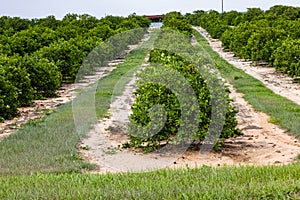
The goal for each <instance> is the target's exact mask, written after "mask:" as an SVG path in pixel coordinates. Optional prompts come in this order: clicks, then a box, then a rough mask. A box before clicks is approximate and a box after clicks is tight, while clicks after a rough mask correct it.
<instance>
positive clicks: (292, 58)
mask: <svg viewBox="0 0 300 200" xmlns="http://www.w3.org/2000/svg"><path fill="white" fill-rule="evenodd" d="M274 59H275V60H274V67H275V68H276V70H278V71H281V72H284V73H286V74H288V75H290V76H296V77H299V76H300V40H299V39H295V40H293V39H290V38H287V39H286V40H284V41H283V42H282V45H281V46H280V47H279V48H277V49H276V51H275V52H274Z"/></svg>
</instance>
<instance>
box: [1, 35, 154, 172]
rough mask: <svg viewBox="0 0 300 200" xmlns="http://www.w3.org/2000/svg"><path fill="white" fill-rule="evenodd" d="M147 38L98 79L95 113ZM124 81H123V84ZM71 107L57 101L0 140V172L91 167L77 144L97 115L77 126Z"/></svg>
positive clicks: (137, 60)
mask: <svg viewBox="0 0 300 200" xmlns="http://www.w3.org/2000/svg"><path fill="white" fill-rule="evenodd" d="M151 42H153V39H152V40H150V41H147V42H145V43H146V44H145V45H143V46H141V47H139V48H138V49H136V50H133V51H132V52H131V53H130V54H129V55H128V56H127V57H126V59H125V62H124V63H123V64H119V65H118V66H117V68H116V69H114V70H113V71H112V72H111V73H110V74H109V75H108V76H106V77H105V78H103V79H100V80H99V81H98V88H97V92H96V108H97V109H96V112H97V116H98V117H103V116H105V114H106V113H107V111H108V108H109V106H110V103H111V98H112V95H111V94H112V91H113V89H114V86H115V84H116V82H117V81H118V80H119V79H121V78H122V76H123V75H124V74H126V73H127V72H129V71H132V70H133V69H135V68H136V67H138V66H140V65H141V64H142V63H143V62H144V59H145V56H146V55H147V53H148V51H149V50H147V49H146V47H147V45H148V46H149V45H150V44H149V43H151ZM150 46H151V45H150ZM124 80H129V79H124ZM125 83H126V81H125V82H124V86H125ZM100 86H101V87H100ZM123 89H124V87H123V88H121V89H120V88H119V89H118V91H119V93H120V92H121V91H122V90H123ZM85 92H88V91H83V92H81V94H80V95H83V96H84V93H85ZM85 100H86V99H85ZM72 111H73V110H72V103H71V102H70V103H67V104H64V105H61V106H60V107H59V108H58V109H57V110H56V111H55V112H53V113H51V115H47V116H45V117H43V118H42V119H39V120H34V121H30V122H28V123H27V124H26V125H24V126H23V127H22V128H21V129H20V130H18V131H17V132H16V133H15V134H13V135H11V136H10V137H7V138H5V139H4V140H3V141H1V142H0V155H1V157H0V176H5V175H20V174H32V173H36V172H51V173H53V172H68V173H69V172H79V171H80V170H81V169H90V168H92V167H93V165H91V164H89V163H85V162H83V161H82V159H81V157H80V156H79V154H78V149H77V144H78V142H79V141H80V139H81V138H82V137H84V135H85V134H86V133H87V132H88V130H89V129H90V127H91V125H92V124H94V123H96V120H97V119H96V120H95V119H94V120H93V119H92V120H91V119H88V120H86V121H84V123H83V125H84V126H80V127H79V128H78V126H76V124H75V123H74V119H73V112H72ZM83 114H84V113H83Z"/></svg>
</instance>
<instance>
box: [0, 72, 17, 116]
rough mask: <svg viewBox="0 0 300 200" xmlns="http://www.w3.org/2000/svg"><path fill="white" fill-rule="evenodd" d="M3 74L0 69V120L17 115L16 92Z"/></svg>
mask: <svg viewBox="0 0 300 200" xmlns="http://www.w3.org/2000/svg"><path fill="white" fill-rule="evenodd" d="M4 73H5V72H4V71H3V69H2V68H0V86H1V87H0V118H1V121H3V119H11V118H13V117H15V116H16V115H17V114H18V109H17V108H18V103H17V102H18V101H17V99H18V91H17V88H16V87H14V86H12V85H11V83H10V82H9V81H8V80H7V79H6V77H5V74H4Z"/></svg>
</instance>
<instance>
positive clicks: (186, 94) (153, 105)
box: [125, 31, 239, 152]
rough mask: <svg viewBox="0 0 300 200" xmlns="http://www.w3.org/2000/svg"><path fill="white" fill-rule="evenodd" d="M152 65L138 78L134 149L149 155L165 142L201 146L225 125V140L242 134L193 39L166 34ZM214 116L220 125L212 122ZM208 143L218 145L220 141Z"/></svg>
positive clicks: (158, 43) (133, 117)
mask: <svg viewBox="0 0 300 200" xmlns="http://www.w3.org/2000/svg"><path fill="white" fill-rule="evenodd" d="M174 41H181V42H180V43H177V42H174ZM150 62H151V63H152V65H150V66H148V67H147V68H146V69H145V70H143V71H142V72H141V73H139V74H138V78H139V79H138V81H137V85H138V87H139V88H138V89H137V90H136V91H135V95H136V98H135V102H134V104H133V105H132V112H133V113H132V114H131V115H130V124H129V126H128V132H129V134H130V137H131V140H130V145H131V146H133V147H140V148H143V150H144V151H146V152H147V151H151V150H155V149H156V148H159V147H160V143H161V142H162V141H164V142H163V143H164V144H165V143H166V142H167V143H174V144H183V143H186V142H188V141H189V142H196V143H197V142H201V141H203V140H204V139H205V138H206V137H208V138H210V137H212V138H213V135H214V133H217V132H218V130H220V131H221V130H222V128H221V129H220V126H218V125H221V126H222V125H223V123H224V127H223V130H222V131H221V132H220V134H221V135H220V138H221V140H222V139H223V138H228V137H232V136H234V135H236V134H239V131H238V130H237V129H236V128H235V126H236V125H237V121H236V119H235V114H236V110H235V109H234V108H233V107H232V106H231V105H230V104H229V103H230V99H229V97H228V94H227V93H224V91H222V90H224V88H223V87H222V84H223V83H222V82H221V81H220V80H219V79H218V77H217V76H216V75H214V74H212V73H211V72H210V71H209V67H210V65H211V63H210V61H209V58H208V57H207V55H206V54H205V53H204V52H203V50H202V49H201V48H198V47H193V46H192V45H191V43H190V38H189V37H187V36H184V34H178V33H177V34H176V32H170V31H162V32H161V34H160V35H159V37H158V40H157V41H156V43H155V49H154V50H152V51H151V52H150ZM218 84H220V85H218ZM215 94H217V95H215ZM212 96H213V98H214V99H213V100H212ZM220 105H221V106H220ZM224 105H225V106H224ZM222 106H224V110H223V112H225V113H223V114H224V116H222V108H220V107H222ZM212 112H216V113H217V114H216V115H217V116H218V117H219V118H218V120H219V121H218V120H216V121H213V120H215V119H211V117H212ZM222 120H223V123H222V122H221V121H222ZM212 124H214V125H212ZM209 134H211V135H209ZM216 140H218V138H217V139H216ZM210 142H211V143H212V144H213V145H214V144H215V143H216V142H217V141H210ZM125 146H128V144H126V145H125Z"/></svg>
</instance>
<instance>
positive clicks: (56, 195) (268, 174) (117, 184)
mask: <svg viewBox="0 0 300 200" xmlns="http://www.w3.org/2000/svg"><path fill="white" fill-rule="evenodd" d="M299 171H300V165H296V164H294V165H287V166H266V167H253V166H248V167H242V166H241V167H219V168H212V167H207V166H203V167H201V168H198V169H178V170H159V171H153V172H147V173H125V174H106V175H95V174H93V175H87V174H58V175H53V174H52V175H50V174H37V175H32V176H19V177H10V178H3V177H2V178H0V184H1V189H0V198H1V199H222V200H223V199H239V200H242V199H297V198H299V197H300V173H299Z"/></svg>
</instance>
